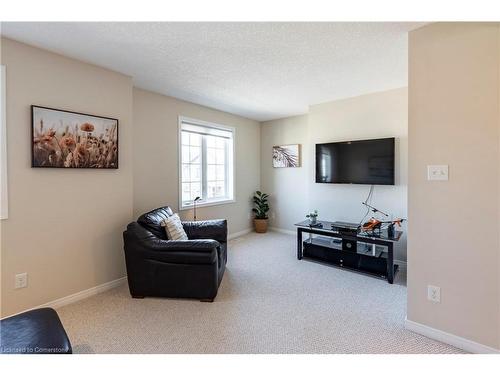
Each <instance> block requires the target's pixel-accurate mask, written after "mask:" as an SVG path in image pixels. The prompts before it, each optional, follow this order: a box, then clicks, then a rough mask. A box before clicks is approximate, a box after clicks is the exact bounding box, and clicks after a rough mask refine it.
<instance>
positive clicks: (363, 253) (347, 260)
mask: <svg viewBox="0 0 500 375" xmlns="http://www.w3.org/2000/svg"><path fill="white" fill-rule="evenodd" d="M295 225H296V226H297V259H299V260H301V259H302V258H308V259H312V260H317V261H321V262H325V263H329V264H332V265H335V266H339V267H342V268H347V269H351V270H355V271H359V272H364V273H367V274H371V275H374V276H378V277H383V278H386V279H387V281H388V282H389V283H390V284H392V283H393V282H394V275H395V274H396V272H397V271H398V265H395V264H394V249H393V245H394V242H397V241H399V239H400V238H401V235H402V232H400V231H396V232H395V233H394V236H392V237H390V236H388V235H387V232H386V231H381V232H378V233H377V232H376V233H357V232H356V231H354V232H353V231H343V230H342V229H341V230H339V228H338V226H336V225H335V223H332V222H329V221H318V223H317V224H316V225H315V226H311V225H310V224H309V221H307V220H306V221H303V222H300V223H297V224H295ZM332 228H333V229H332ZM303 233H309V238H307V239H306V240H304V239H303V238H302V237H303ZM313 234H316V235H321V236H322V237H313ZM346 244H350V246H346ZM376 245H379V246H383V247H384V248H385V249H386V250H385V249H384V250H381V249H380V248H377V246H376Z"/></svg>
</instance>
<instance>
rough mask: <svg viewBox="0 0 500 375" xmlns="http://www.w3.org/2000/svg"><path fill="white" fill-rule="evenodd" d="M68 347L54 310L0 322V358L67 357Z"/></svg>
mask: <svg viewBox="0 0 500 375" xmlns="http://www.w3.org/2000/svg"><path fill="white" fill-rule="evenodd" d="M71 352H72V349H71V344H70V342H69V339H68V335H67V334H66V331H65V330H64V328H63V326H62V324H61V320H60V319H59V316H58V315H57V313H56V312H55V310H54V309H50V308H43V309H36V310H31V311H27V312H25V313H21V314H18V315H15V316H11V317H10V318H6V319H3V320H0V353H1V354H71Z"/></svg>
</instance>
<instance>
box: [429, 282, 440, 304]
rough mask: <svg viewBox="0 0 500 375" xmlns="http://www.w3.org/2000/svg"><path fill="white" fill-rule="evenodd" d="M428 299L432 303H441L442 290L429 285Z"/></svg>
mask: <svg viewBox="0 0 500 375" xmlns="http://www.w3.org/2000/svg"><path fill="white" fill-rule="evenodd" d="M427 299H428V300H429V301H432V302H441V288H440V287H438V286H434V285H427Z"/></svg>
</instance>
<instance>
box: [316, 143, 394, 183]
mask: <svg viewBox="0 0 500 375" xmlns="http://www.w3.org/2000/svg"><path fill="white" fill-rule="evenodd" d="M394 141H395V139H394V138H382V139H368V140H363V141H347V142H335V143H322V144H317V145H316V182H318V183H332V184H367V185H394Z"/></svg>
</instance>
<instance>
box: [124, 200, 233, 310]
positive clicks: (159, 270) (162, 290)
mask: <svg viewBox="0 0 500 375" xmlns="http://www.w3.org/2000/svg"><path fill="white" fill-rule="evenodd" d="M172 214H173V212H172V210H171V209H170V207H162V208H157V209H155V210H153V211H150V212H148V213H145V214H143V215H141V216H140V217H139V219H138V220H137V222H133V223H130V224H129V225H128V226H127V230H126V231H125V232H123V239H124V243H125V247H124V249H125V261H126V265H127V276H128V285H129V289H130V294H131V295H132V297H134V298H143V297H145V296H158V297H174V298H195V299H200V300H202V301H210V302H211V301H213V299H214V298H215V296H216V295H217V290H218V288H219V285H220V283H221V281H222V276H223V275H224V270H225V268H226V262H227V222H226V220H207V221H187V222H183V223H182V225H183V227H184V230H185V232H186V234H187V236H188V238H189V240H187V241H170V240H168V239H167V236H166V233H165V229H164V228H163V227H162V226H161V222H162V221H163V220H164V219H165V218H167V217H169V216H170V215H172Z"/></svg>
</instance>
